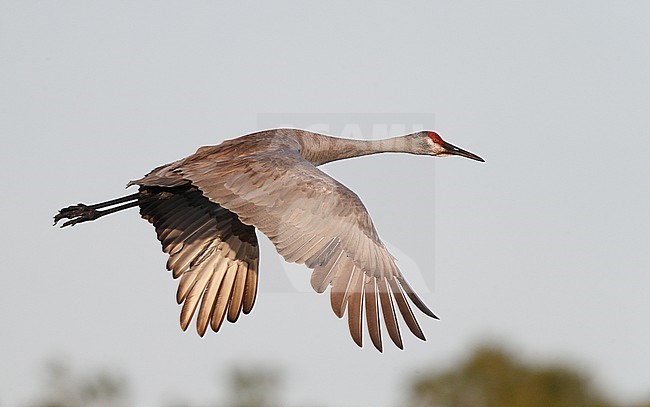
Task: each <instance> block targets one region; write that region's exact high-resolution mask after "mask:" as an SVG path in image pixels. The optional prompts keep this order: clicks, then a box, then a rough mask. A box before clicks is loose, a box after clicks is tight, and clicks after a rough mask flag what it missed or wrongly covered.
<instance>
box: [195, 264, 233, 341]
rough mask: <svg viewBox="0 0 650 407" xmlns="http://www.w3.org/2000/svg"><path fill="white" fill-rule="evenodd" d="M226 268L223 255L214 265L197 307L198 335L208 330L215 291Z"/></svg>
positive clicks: (216, 291) (217, 289) (215, 297)
mask: <svg viewBox="0 0 650 407" xmlns="http://www.w3.org/2000/svg"><path fill="white" fill-rule="evenodd" d="M227 269H228V259H226V258H225V257H222V258H220V259H219V262H218V263H217V264H216V265H215V268H214V272H213V273H212V277H211V278H210V282H209V283H208V288H207V289H206V290H205V293H204V294H203V300H202V301H201V308H199V315H198V317H197V319H196V330H197V332H198V334H199V336H203V335H205V332H206V331H207V330H208V325H209V324H210V317H211V316H212V311H213V310H214V304H215V303H216V300H217V293H218V292H219V287H220V286H221V282H222V281H223V276H224V275H225V274H226V270H227Z"/></svg>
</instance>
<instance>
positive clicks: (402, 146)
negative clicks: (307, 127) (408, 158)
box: [301, 133, 428, 165]
mask: <svg viewBox="0 0 650 407" xmlns="http://www.w3.org/2000/svg"><path fill="white" fill-rule="evenodd" d="M301 144H302V151H301V154H302V156H303V157H305V159H306V160H307V161H310V162H311V163H312V164H314V165H321V164H325V163H329V162H332V161H337V160H344V159H346V158H353V157H361V156H364V155H370V154H378V153H409V154H426V148H427V147H428V145H427V144H426V141H424V140H423V138H422V137H421V136H420V135H419V133H414V134H408V135H406V136H399V137H393V138H388V139H383V140H353V139H344V138H337V137H330V136H325V135H322V134H315V133H307V134H305V135H304V136H303V137H302V140H301Z"/></svg>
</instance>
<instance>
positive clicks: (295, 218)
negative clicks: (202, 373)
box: [54, 128, 484, 352]
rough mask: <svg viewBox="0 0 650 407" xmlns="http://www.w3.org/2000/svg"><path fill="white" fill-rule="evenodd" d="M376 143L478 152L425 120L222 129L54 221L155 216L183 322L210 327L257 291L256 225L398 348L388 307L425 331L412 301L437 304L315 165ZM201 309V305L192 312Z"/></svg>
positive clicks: (362, 212)
mask: <svg viewBox="0 0 650 407" xmlns="http://www.w3.org/2000/svg"><path fill="white" fill-rule="evenodd" d="M384 152H400V153H409V154H418V155H431V156H438V157H442V156H450V155H457V156H461V157H466V158H470V159H472V160H477V161H484V160H483V159H482V158H481V157H479V156H477V155H475V154H472V153H470V152H468V151H465V150H462V149H460V148H458V147H455V146H453V145H451V144H449V143H447V142H446V141H444V140H442V138H441V137H440V136H439V135H438V134H437V133H435V132H433V131H420V132H417V133H412V134H407V135H404V136H399V137H394V138H389V139H385V140H352V139H344V138H336V137H331V136H327V135H323V134H317V133H313V132H309V131H306V130H300V129H286V128H281V129H273V130H266V131H260V132H257V133H252V134H248V135H245V136H241V137H238V138H236V139H232V140H227V141H224V142H223V143H221V144H219V145H217V146H205V147H201V148H199V149H198V150H197V151H196V153H194V154H192V155H190V156H188V157H186V158H183V159H181V160H178V161H175V162H172V163H170V164H167V165H163V166H161V167H158V168H156V169H154V170H153V171H151V172H150V173H149V174H147V175H146V176H144V177H143V178H140V179H138V180H135V181H131V182H130V183H129V184H128V186H131V185H137V186H138V187H139V188H138V192H136V193H134V194H132V195H128V196H125V197H122V198H118V199H114V200H111V201H107V202H102V203H98V204H94V205H85V204H81V203H80V204H78V205H73V206H69V207H67V208H63V209H61V210H60V211H59V213H58V214H57V215H56V216H55V217H54V224H55V225H56V224H57V223H58V222H59V221H60V220H62V219H68V220H67V221H66V222H64V223H63V225H62V226H61V227H65V226H72V225H75V224H77V223H81V222H86V221H91V220H95V219H98V218H100V217H102V216H105V215H108V214H110V213H114V212H118V211H121V210H124V209H127V208H131V207H135V206H139V207H140V215H141V216H142V217H143V218H144V219H146V220H148V221H149V222H150V223H151V224H153V226H154V228H155V229H156V234H157V236H158V240H160V242H161V244H162V249H163V251H164V252H165V253H167V254H168V255H169V259H168V261H167V269H168V270H170V271H171V272H172V275H173V277H174V278H175V279H177V278H180V282H179V285H178V290H177V294H176V300H177V302H178V304H183V306H182V309H181V315H180V324H181V328H182V329H183V330H186V329H187V328H188V326H189V325H190V322H191V321H192V319H193V317H194V315H196V329H197V332H198V334H199V335H200V336H203V335H204V334H205V332H206V331H207V328H208V326H210V328H212V330H213V331H215V332H218V331H219V329H220V328H221V326H222V324H223V321H224V319H227V320H228V321H229V322H235V321H237V319H238V318H239V316H240V314H241V313H244V314H248V313H249V312H251V310H252V308H253V304H254V303H255V298H256V295H257V284H258V259H259V249H258V243H257V237H256V234H255V229H259V230H260V231H261V232H262V233H264V234H265V235H266V236H267V237H268V238H269V239H270V240H271V242H273V244H274V245H275V247H276V249H277V251H278V253H280V254H281V255H282V256H283V257H284V259H285V260H286V261H287V262H295V263H302V264H305V265H306V266H307V267H309V268H310V269H312V270H313V273H312V275H311V285H312V287H313V288H314V290H315V291H317V292H318V293H323V292H324V291H325V290H326V289H327V288H328V287H331V289H330V292H331V294H330V300H331V306H332V310H333V311H334V313H335V314H336V315H337V316H338V317H339V318H342V317H343V315H344V314H345V312H346V309H347V319H348V326H349V330H350V334H351V336H352V338H353V340H354V341H355V342H356V344H357V345H359V346H362V337H363V334H362V331H363V315H364V311H365V319H366V325H367V326H368V333H369V336H370V339H371V341H372V343H373V345H374V346H375V348H377V350H379V351H380V352H381V351H382V349H383V347H382V335H381V328H380V326H381V322H380V320H382V319H383V321H384V325H385V327H386V330H387V332H388V335H389V337H390V339H391V340H392V341H393V342H394V343H395V345H396V346H397V347H399V348H400V349H403V343H402V337H401V334H400V330H399V325H398V321H397V316H396V309H397V310H399V313H400V314H401V315H402V318H403V319H404V322H405V323H406V326H407V327H408V328H409V330H410V331H411V332H412V333H413V334H414V335H415V336H416V337H418V338H420V339H422V340H426V339H425V336H424V334H423V333H422V330H421V328H420V326H419V324H418V322H417V320H416V319H415V316H414V314H413V311H412V309H411V306H410V305H409V300H410V302H412V303H413V304H414V305H415V306H416V307H417V308H418V309H419V310H420V311H422V312H423V313H424V314H426V315H428V316H430V317H432V318H436V319H437V317H436V316H435V314H434V313H433V312H431V310H430V309H429V308H428V307H427V306H426V305H425V304H424V302H423V301H422V300H421V299H420V298H419V297H418V295H417V294H416V293H415V292H414V290H413V288H411V286H410V285H409V284H408V283H407V281H406V279H405V278H404V276H403V275H402V273H401V272H400V270H399V269H398V267H397V265H396V264H395V261H394V258H393V257H392V256H391V254H390V253H389V252H388V250H387V249H386V247H385V246H384V244H383V242H382V241H381V240H380V239H379V236H378V234H377V231H376V230H375V227H374V225H373V223H372V220H371V219H370V215H369V214H368V211H367V210H366V208H365V207H364V205H363V203H362V202H361V199H359V197H358V196H357V195H356V194H355V193H354V192H352V191H351V190H350V189H348V188H347V187H345V186H344V185H343V184H341V183H340V182H338V181H336V180H335V179H333V178H332V177H330V176H329V175H327V174H325V173H324V172H322V171H321V170H319V169H318V166H319V165H321V164H325V163H329V162H332V161H336V160H342V159H346V158H351V157H359V156H364V155H369V154H377V153H384ZM197 310H198V312H197Z"/></svg>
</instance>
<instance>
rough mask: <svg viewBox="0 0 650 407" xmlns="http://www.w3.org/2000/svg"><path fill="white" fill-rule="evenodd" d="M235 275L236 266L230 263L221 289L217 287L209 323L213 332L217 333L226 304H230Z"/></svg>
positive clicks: (226, 307)
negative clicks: (215, 301)
mask: <svg viewBox="0 0 650 407" xmlns="http://www.w3.org/2000/svg"><path fill="white" fill-rule="evenodd" d="M236 274H237V264H235V263H234V262H230V263H229V265H228V270H227V271H226V276H225V277H224V280H223V282H222V283H221V287H219V292H218V294H217V303H216V304H215V305H214V310H213V311H212V321H211V323H210V327H211V328H212V330H213V331H215V332H219V329H220V328H221V324H223V319H224V316H225V315H226V310H227V309H228V304H229V303H230V296H231V292H232V285H233V283H234V281H235V275H236Z"/></svg>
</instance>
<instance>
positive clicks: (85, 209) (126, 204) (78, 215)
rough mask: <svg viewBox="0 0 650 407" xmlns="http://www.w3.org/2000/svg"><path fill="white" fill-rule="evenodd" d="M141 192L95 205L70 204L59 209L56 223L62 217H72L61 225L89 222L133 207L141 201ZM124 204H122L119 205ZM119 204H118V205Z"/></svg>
mask: <svg viewBox="0 0 650 407" xmlns="http://www.w3.org/2000/svg"><path fill="white" fill-rule="evenodd" d="M139 198H140V193H139V192H138V193H135V194H132V195H128V196H124V197H122V198H117V199H113V200H110V201H106V202H100V203H97V204H93V205H86V204H82V203H80V204H77V205H72V206H68V207H67V208H63V209H61V210H60V211H59V213H58V214H56V216H54V224H55V225H56V224H57V223H59V221H60V220H62V219H70V220H69V221H67V222H65V223H64V224H63V225H61V227H62V228H63V227H66V226H74V225H76V224H77V223H82V222H87V221H89V220H95V219H98V218H101V217H102V216H105V215H108V214H111V213H115V212H118V211H121V210H124V209H127V208H132V207H134V206H137V205H138V203H139ZM119 204H122V205H119ZM116 205H118V206H116ZM107 207H108V209H104V210H99V209H101V208H107Z"/></svg>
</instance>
